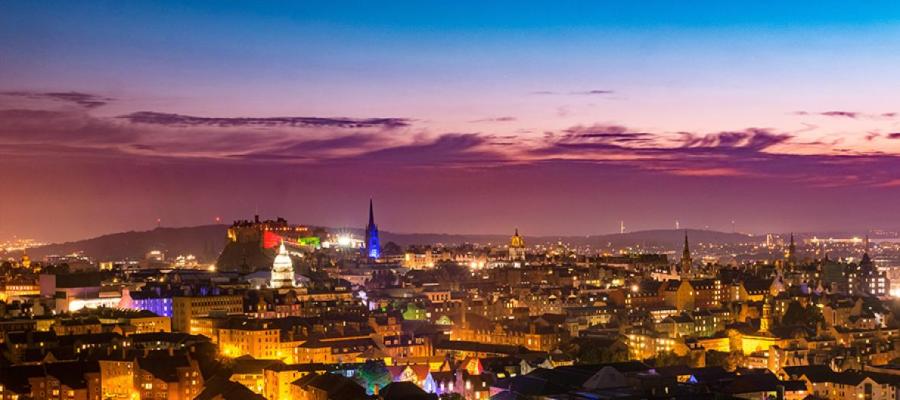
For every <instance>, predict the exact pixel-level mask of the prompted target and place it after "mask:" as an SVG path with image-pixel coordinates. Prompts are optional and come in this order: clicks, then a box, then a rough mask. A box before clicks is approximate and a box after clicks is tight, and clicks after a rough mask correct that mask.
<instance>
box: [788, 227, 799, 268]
mask: <svg viewBox="0 0 900 400" xmlns="http://www.w3.org/2000/svg"><path fill="white" fill-rule="evenodd" d="M787 263H788V265H789V266H794V265H796V264H797V245H796V244H795V243H794V232H791V243H790V244H789V245H788V251H787Z"/></svg>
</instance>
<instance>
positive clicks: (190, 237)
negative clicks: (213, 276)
mask: <svg viewBox="0 0 900 400" xmlns="http://www.w3.org/2000/svg"><path fill="white" fill-rule="evenodd" d="M227 229H228V226H226V225H202V226H191V227H183V228H156V229H153V230H149V231H129V232H120V233H112V234H108V235H103V236H98V237H95V238H91V239H85V240H77V241H72V242H65V243H56V244H49V245H46V246H41V247H35V248H32V249H28V255H29V256H30V257H32V258H33V259H41V258H43V257H45V256H48V255H54V254H56V255H64V254H71V253H74V252H76V251H83V252H84V254H85V255H87V256H90V257H95V258H100V259H116V260H117V259H143V258H144V256H145V255H146V254H147V252H148V251H151V250H163V251H166V252H167V253H168V255H169V256H171V257H175V256H178V255H179V254H193V255H194V256H196V257H197V258H198V259H199V260H200V261H209V260H214V259H215V258H216V257H217V256H218V254H219V252H221V251H222V247H224V246H225V240H226V238H225V231H226V230H227Z"/></svg>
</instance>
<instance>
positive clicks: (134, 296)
mask: <svg viewBox="0 0 900 400" xmlns="http://www.w3.org/2000/svg"><path fill="white" fill-rule="evenodd" d="M122 299H123V302H122V303H123V304H124V305H125V306H126V307H127V308H131V309H134V310H147V311H151V312H153V313H154V314H156V315H161V316H165V317H171V316H172V294H171V293H169V292H162V291H159V290H142V291H139V292H132V293H122Z"/></svg>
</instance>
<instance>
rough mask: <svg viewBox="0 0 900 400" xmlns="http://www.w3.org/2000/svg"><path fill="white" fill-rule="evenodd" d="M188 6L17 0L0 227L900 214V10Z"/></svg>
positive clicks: (60, 234)
mask: <svg viewBox="0 0 900 400" xmlns="http://www.w3.org/2000/svg"><path fill="white" fill-rule="evenodd" d="M179 3H180V2H166V1H153V2H150V1H147V2H138V1H133V2H131V1H129V2H120V1H109V2H106V1H78V2H72V1H60V2H52V1H46V2H45V1H3V2H0V190H2V194H0V240H2V239H8V238H12V237H13V236H19V237H33V238H36V239H40V240H47V241H60V240H71V239H80V238H85V237H89V236H94V235H98V234H103V233H110V232H117V231H123V230H133V229H149V228H152V227H154V226H156V224H157V222H156V221H157V219H158V218H159V219H161V223H162V225H164V226H187V225H198V224H206V223H212V222H213V221H214V219H215V218H216V217H220V218H221V219H222V221H226V222H229V221H231V220H233V219H237V218H251V217H252V215H253V214H254V213H255V212H257V211H258V212H259V213H260V214H261V215H262V216H263V217H274V216H284V217H286V218H288V219H289V220H290V221H292V222H297V223H308V224H321V225H327V226H355V227H361V226H363V225H364V224H365V223H366V218H367V211H368V209H367V206H368V200H369V198H370V197H372V198H374V201H375V212H376V219H377V222H378V224H379V227H380V228H381V229H384V230H390V231H395V232H447V233H504V232H512V230H513V229H514V228H515V227H518V228H519V229H520V231H521V232H522V233H524V234H527V235H555V234H567V235H569V234H571V235H581V234H594V233H609V232H615V231H618V227H619V221H620V220H624V222H625V224H626V226H627V228H628V230H631V231H634V230H640V229H649V228H671V227H674V224H675V221H676V220H678V221H680V223H681V227H683V228H684V227H690V228H706V227H708V228H710V229H719V230H724V231H730V230H731V226H732V225H731V221H732V220H734V221H735V226H736V228H737V230H739V231H744V232H753V233H763V232H786V231H812V230H818V231H823V230H845V231H846V230H849V231H854V230H855V231H862V230H865V229H875V228H882V229H900V212H898V209H900V206H898V204H900V158H898V157H900V68H898V65H900V2H896V1H887V2H866V3H865V4H859V3H848V2H843V1H840V2H838V1H835V2H830V1H816V2H791V4H780V3H776V4H761V3H768V2H712V1H710V2H702V1H698V2H690V3H686V2H675V1H673V2H653V1H651V2H578V3H576V2H546V3H540V4H528V3H524V2H490V3H489V4H484V2H471V3H467V2H429V4H421V3H419V2H410V3H404V2H389V3H388V4H382V3H381V2H369V1H365V2H363V1H361V2H327V4H328V5H325V3H326V2H321V3H322V4H319V5H313V4H296V2H284V3H279V2H267V3H265V5H259V4H255V3H251V2H231V1H228V2H222V1H210V2H193V3H192V5H183V4H179ZM302 3H306V2H302ZM620 3H621V4H620ZM626 3H628V4H626ZM632 3H633V4H632ZM723 3H724V4H723Z"/></svg>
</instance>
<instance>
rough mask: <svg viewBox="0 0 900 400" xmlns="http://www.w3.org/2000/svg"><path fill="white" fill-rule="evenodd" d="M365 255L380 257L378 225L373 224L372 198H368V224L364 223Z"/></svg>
mask: <svg viewBox="0 0 900 400" xmlns="http://www.w3.org/2000/svg"><path fill="white" fill-rule="evenodd" d="M366 257H369V258H380V257H381V242H379V240H378V226H376V225H375V212H374V210H373V207H372V199H369V224H368V225H366Z"/></svg>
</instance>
